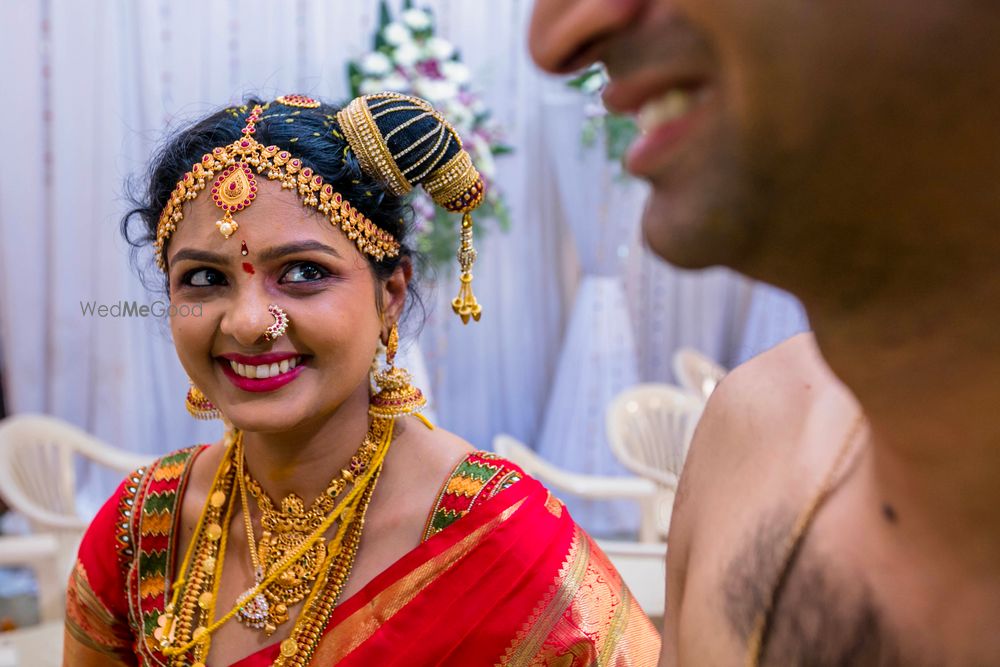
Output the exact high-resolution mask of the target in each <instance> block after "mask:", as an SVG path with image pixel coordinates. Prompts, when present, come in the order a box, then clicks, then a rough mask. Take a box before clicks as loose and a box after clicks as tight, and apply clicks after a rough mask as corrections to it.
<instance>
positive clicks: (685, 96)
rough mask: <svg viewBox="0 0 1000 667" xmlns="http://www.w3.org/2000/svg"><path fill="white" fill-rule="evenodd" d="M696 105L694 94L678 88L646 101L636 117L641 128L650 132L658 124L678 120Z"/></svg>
mask: <svg viewBox="0 0 1000 667" xmlns="http://www.w3.org/2000/svg"><path fill="white" fill-rule="evenodd" d="M692 106H694V94H693V93H692V92H690V91H686V90H679V89H677V88H675V89H673V90H670V91H668V92H667V93H666V94H664V95H661V96H660V97H657V98H655V99H652V100H650V101H649V102H646V104H644V105H643V106H642V108H641V109H640V110H639V116H638V118H637V119H636V121H637V124H638V125H639V129H640V130H642V131H643V132H649V131H650V130H652V129H654V128H656V127H657V126H658V125H662V124H664V123H669V122H670V121H673V120H677V119H678V118H680V117H681V116H683V115H684V114H686V113H687V112H688V111H690V110H691V107H692Z"/></svg>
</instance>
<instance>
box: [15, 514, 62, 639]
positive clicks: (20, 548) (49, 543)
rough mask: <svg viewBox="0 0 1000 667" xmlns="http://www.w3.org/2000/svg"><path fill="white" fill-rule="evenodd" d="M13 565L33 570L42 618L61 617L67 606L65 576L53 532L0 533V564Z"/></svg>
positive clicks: (44, 619) (56, 618)
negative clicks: (33, 533) (60, 565)
mask: <svg viewBox="0 0 1000 667" xmlns="http://www.w3.org/2000/svg"><path fill="white" fill-rule="evenodd" d="M12 566H17V567H27V568H30V569H31V570H32V571H33V572H34V574H35V580H36V581H37V582H38V613H39V616H40V620H41V622H42V623H46V622H49V621H57V620H59V619H61V618H62V616H63V608H64V607H65V606H66V598H65V596H64V593H65V591H66V577H64V576H62V575H63V572H62V571H61V569H60V567H59V540H57V539H56V537H55V535H52V534H48V533H46V534H40V535H0V567H12Z"/></svg>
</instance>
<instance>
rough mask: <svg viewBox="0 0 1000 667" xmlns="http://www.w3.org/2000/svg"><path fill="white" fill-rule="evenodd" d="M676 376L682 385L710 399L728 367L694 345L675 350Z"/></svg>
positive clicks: (674, 365)
mask: <svg viewBox="0 0 1000 667" xmlns="http://www.w3.org/2000/svg"><path fill="white" fill-rule="evenodd" d="M673 369H674V377H676V378H677V382H679V383H680V385H681V387H683V388H684V389H687V390H688V391H691V392H694V393H695V394H697V395H698V396H701V397H703V398H704V399H705V400H708V397H709V396H710V395H711V394H712V392H713V391H714V390H715V386H716V385H717V384H719V381H720V380H722V378H723V377H725V375H726V369H725V368H723V367H722V366H720V365H719V364H717V363H715V361H714V360H712V359H710V358H709V357H707V356H705V355H704V354H702V353H701V352H699V351H698V350H696V349H694V348H692V347H682V348H680V349H678V350H677V351H676V352H674V356H673Z"/></svg>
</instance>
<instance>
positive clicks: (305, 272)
mask: <svg viewBox="0 0 1000 667" xmlns="http://www.w3.org/2000/svg"><path fill="white" fill-rule="evenodd" d="M328 275H330V274H329V272H328V271H326V270H324V269H322V268H320V267H319V266H317V265H316V264H313V263H312V262H301V263H299V264H296V265H294V266H292V267H291V268H290V269H288V271H286V272H285V275H283V276H282V277H281V282H283V283H309V282H314V281H316V280H321V279H323V278H325V277H327V276H328Z"/></svg>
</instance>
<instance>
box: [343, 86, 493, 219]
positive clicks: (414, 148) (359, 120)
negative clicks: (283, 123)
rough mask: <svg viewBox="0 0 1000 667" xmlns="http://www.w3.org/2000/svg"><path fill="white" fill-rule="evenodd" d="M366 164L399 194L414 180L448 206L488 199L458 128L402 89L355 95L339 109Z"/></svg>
mask: <svg viewBox="0 0 1000 667" xmlns="http://www.w3.org/2000/svg"><path fill="white" fill-rule="evenodd" d="M337 121H338V122H339V123H340V126H341V129H343V131H344V136H345V137H346V138H347V142H348V143H349V144H350V146H351V149H352V150H353V151H354V153H355V154H356V155H357V156H358V161H359V162H360V163H361V168H362V169H363V170H364V171H365V173H366V174H368V175H369V176H371V177H373V178H376V179H378V180H379V181H381V182H383V183H385V184H386V186H387V187H388V188H389V190H391V191H392V192H393V193H394V194H396V195H397V196H402V195H405V194H407V193H408V192H410V190H412V189H413V187H414V185H422V186H423V188H424V190H425V191H426V192H427V194H429V195H430V196H431V198H432V199H433V200H434V201H435V202H436V203H437V204H438V205H439V206H442V207H444V208H446V209H448V210H449V211H454V212H458V213H467V212H469V211H471V210H472V209H474V208H476V207H477V206H478V205H479V204H480V202H482V200H483V193H484V190H485V188H484V185H483V179H482V177H481V176H480V175H479V171H478V170H476V167H475V165H473V164H472V157H471V156H470V155H469V153H468V152H467V151H466V150H465V149H464V148H462V140H461V139H460V138H459V136H458V133H457V132H456V131H455V128H454V127H452V125H451V123H449V122H448V121H447V120H445V119H444V117H443V116H442V115H441V114H440V113H439V112H438V111H437V110H436V109H435V108H434V107H433V106H431V104H430V103H429V102H427V101H426V100H423V99H420V98H419V97H412V96H409V95H402V94H400V93H391V92H385V93H375V94H372V95H363V96H361V97H356V98H354V99H353V100H351V102H350V103H349V104H348V105H347V106H346V107H344V108H343V109H342V110H341V111H339V112H338V113H337Z"/></svg>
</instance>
